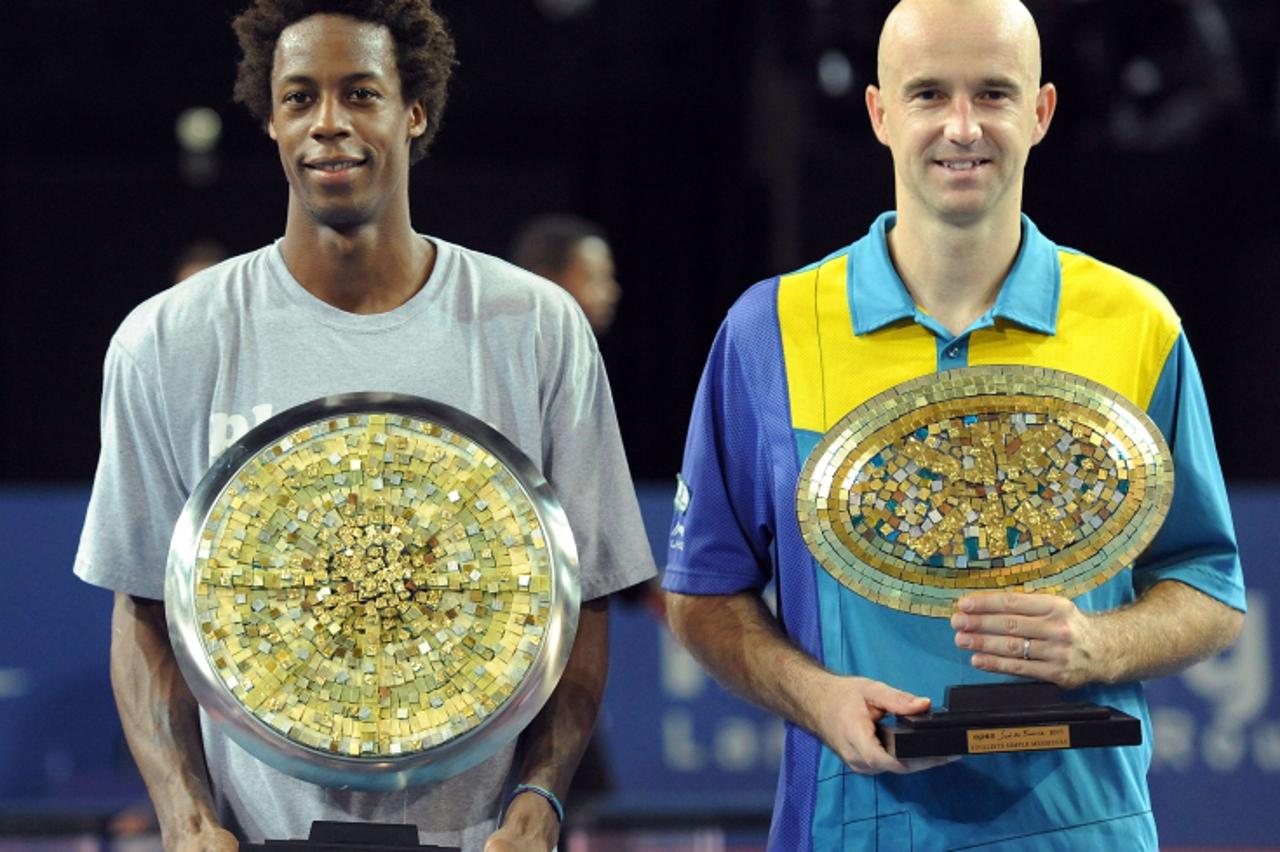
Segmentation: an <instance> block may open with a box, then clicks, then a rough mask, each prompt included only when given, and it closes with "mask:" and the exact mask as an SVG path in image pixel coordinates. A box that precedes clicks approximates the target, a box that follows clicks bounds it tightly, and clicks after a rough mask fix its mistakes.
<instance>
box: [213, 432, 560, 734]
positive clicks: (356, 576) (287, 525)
mask: <svg viewBox="0 0 1280 852" xmlns="http://www.w3.org/2000/svg"><path fill="white" fill-rule="evenodd" d="M551 570H552V569H551V564H550V556H549V553H548V547H547V542H546V537H545V532H544V530H543V527H542V525H541V523H540V521H539V518H538V515H537V513H536V512H535V510H534V508H533V505H532V503H531V502H530V499H529V496H528V494H526V492H525V491H524V489H523V487H522V486H521V484H520V483H519V482H518V481H517V479H516V478H515V477H514V476H513V474H512V473H511V472H510V471H509V470H508V469H507V468H506V467H505V466H504V465H503V464H502V463H501V462H500V461H499V460H498V459H497V458H496V457H495V456H493V455H492V454H491V453H489V452H488V451H486V450H485V449H484V448H483V447H481V446H479V445H477V444H476V443H474V442H472V441H471V440H469V439H468V438H466V437H465V436H463V435H461V434H458V433H456V432H453V431H451V430H450V429H449V428H447V427H444V426H442V425H439V424H437V423H433V422H430V421H428V420H423V419H419V418H415V417H410V416H403V415H398V414H377V413H371V414H354V415H343V416H340V417H333V418H328V419H325V420H322V421H319V422H315V423H310V424H308V425H306V426H304V427H302V428H299V429H296V430H294V431H293V432H291V433H290V434H288V435H287V436H286V437H284V438H282V439H280V440H279V441H277V442H276V443H274V444H273V445H272V446H270V447H267V448H266V449H264V450H262V451H261V452H259V453H258V454H257V455H256V456H254V457H253V458H252V459H251V460H250V461H249V462H248V463H246V464H245V465H244V466H243V467H242V468H241V469H240V471H239V472H238V474H237V475H236V476H235V477H234V479H232V480H231V481H230V483H229V484H228V485H227V487H226V488H225V489H224V490H223V492H222V494H221V496H220V497H219V498H218V499H217V501H216V502H215V503H214V506H213V509H212V510H211V511H210V513H209V514H208V516H207V519H206V521H205V523H204V527H203V529H202V531H201V537H200V544H199V547H198V550H197V557H196V562H195V568H194V583H195V585H196V589H195V596H194V599H195V620H196V623H197V625H198V630H199V635H200V639H201V641H202V643H203V650H204V652H205V653H206V654H207V656H208V658H209V661H210V662H211V663H212V665H213V669H214V671H215V672H216V673H217V676H218V677H219V678H220V679H221V682H222V684H223V685H224V686H225V687H226V689H227V690H229V691H230V692H231V693H232V694H233V695H234V696H235V699H236V700H237V701H238V702H239V703H240V704H241V705H242V706H243V707H244V708H246V709H247V710H248V711H249V712H251V713H252V714H253V715H254V716H256V717H257V718H258V719H259V720H261V721H262V722H264V723H266V724H267V725H269V726H270V727H271V728H273V729H275V730H276V731H277V732H279V733H280V734H283V735H284V736H286V737H288V738H289V739H291V740H293V741H295V742H297V743H300V744H302V745H304V746H307V747H309V748H311V749H316V750H319V751H321V752H326V753H331V754H337V755H344V756H347V757H356V758H372V759H383V758H387V757H390V756H399V755H408V754H412V753H414V752H418V751H421V750H424V749H428V748H431V747H433V746H436V745H439V744H441V743H443V742H445V741H447V740H450V739H452V738H454V737H458V736H460V735H462V734H464V733H466V732H468V731H470V730H472V729H473V728H476V727H477V726H478V725H480V724H481V722H482V721H483V720H484V719H485V718H486V717H488V716H490V715H491V714H492V713H494V711H495V710H496V709H497V708H498V707H500V706H501V705H502V704H503V702H504V701H506V700H507V699H508V698H509V697H510V696H511V695H512V693H513V692H515V690H516V688H517V687H518V686H519V685H520V682H521V680H522V679H523V677H524V675H525V673H526V672H527V671H528V670H529V667H530V666H531V664H532V663H533V661H534V658H535V656H536V655H537V654H538V651H539V648H540V646H541V644H542V643H543V640H544V634H545V631H546V629H547V622H548V617H549V612H550V607H551V596H552V576H551Z"/></svg>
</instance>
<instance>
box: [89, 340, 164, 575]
mask: <svg viewBox="0 0 1280 852" xmlns="http://www.w3.org/2000/svg"><path fill="white" fill-rule="evenodd" d="M103 372H104V378H103V390H102V409H101V435H102V449H101V452H100V455H99V457H98V469H97V473H96V474H95V475H94V480H93V491H92V493H91V495H90V498H89V510H88V513H87V515H86V517H85V523H84V528H83V530H82V531H81V533H80V547H79V550H78V551H77V553H76V562H75V573H76V575H77V576H79V577H80V578H81V579H83V580H85V581H86V582H89V583H92V584H93V585H95V586H103V587H105V588H108V589H111V590H113V591H117V592H124V593H126V594H130V595H135V596H137V597H143V598H151V599H154V600H163V598H164V576H165V560H166V559H167V557H168V552H169V541H170V538H171V536H172V534H173V527H174V524H176V523H177V520H178V516H179V515H180V514H181V512H182V507H183V504H184V503H185V501H186V495H185V492H184V490H183V487H182V484H181V477H180V476H179V475H178V473H177V464H176V462H175V458H174V454H173V451H172V445H171V444H170V442H169V441H168V440H167V438H166V435H165V432H164V424H165V422H166V420H165V414H164V406H163V403H162V400H161V399H160V388H159V385H158V383H157V382H155V381H153V380H150V379H148V377H147V376H146V374H145V373H144V371H143V370H142V369H141V368H140V366H139V364H138V363H137V361H135V360H134V358H133V356H131V355H130V354H129V353H128V352H127V351H126V350H125V349H124V347H123V346H121V345H120V344H119V342H118V341H113V342H112V344H111V346H110V348H109V349H108V350H107V357H106V363H105V365H104V370H103Z"/></svg>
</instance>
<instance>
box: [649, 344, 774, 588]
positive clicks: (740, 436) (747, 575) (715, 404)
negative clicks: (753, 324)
mask: <svg viewBox="0 0 1280 852" xmlns="http://www.w3.org/2000/svg"><path fill="white" fill-rule="evenodd" d="M733 338H734V335H733V331H732V322H731V320H726V322H725V323H724V325H722V326H721V328H720V331H719V333H718V334H717V335H716V339H715V342H714V343H713V344H712V348H711V355H710V357H709V358H708V359H707V366H706V368H705V369H704V371H703V373H702V381H701V383H700V384H699V386H698V393H697V395H696V397H695V398H694V403H693V414H692V416H691V418H690V422H689V434H688V438H687V439H686V442H685V451H684V462H683V464H682V467H681V474H680V482H679V484H678V487H677V491H676V502H675V513H674V516H673V518H672V522H671V537H670V541H669V549H668V551H667V568H666V573H665V575H664V577H663V587H664V588H666V589H668V590H670V591H673V592H679V593H682V594H689V595H727V594H734V593H736V592H741V591H746V590H757V591H758V590H759V589H762V588H763V587H764V586H765V585H766V584H767V583H768V581H769V578H770V576H771V574H772V568H771V561H770V559H769V550H770V547H771V545H772V543H773V538H774V530H773V522H772V515H773V513H772V508H771V505H770V487H769V484H768V482H769V479H768V476H767V471H768V469H769V462H768V452H767V447H766V443H765V439H764V436H763V434H762V429H761V423H760V419H759V411H760V409H759V407H758V406H757V405H756V404H755V403H754V402H753V399H752V393H751V388H750V383H749V376H748V371H749V367H748V366H747V365H746V364H744V360H743V359H742V358H741V357H740V354H741V353H740V352H739V351H738V348H737V347H736V346H735V342H734V339H733Z"/></svg>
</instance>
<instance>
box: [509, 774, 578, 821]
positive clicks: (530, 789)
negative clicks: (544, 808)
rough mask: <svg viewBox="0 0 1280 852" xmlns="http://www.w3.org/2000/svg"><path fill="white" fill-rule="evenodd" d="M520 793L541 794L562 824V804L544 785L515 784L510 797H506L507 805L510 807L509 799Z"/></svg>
mask: <svg viewBox="0 0 1280 852" xmlns="http://www.w3.org/2000/svg"><path fill="white" fill-rule="evenodd" d="M521 793H534V794H536V795H539V796H541V797H542V798H544V799H546V800H547V801H548V802H550V803H551V809H552V810H553V811H555V812H556V819H557V820H558V821H559V822H560V824H561V825H564V805H562V804H560V800H559V799H557V798H556V794H555V793H553V792H551V791H550V790H548V789H547V788H545V787H539V786H538V785H537V784H517V785H516V788H515V789H514V790H512V791H511V798H510V799H507V807H508V808H510V807H511V799H514V798H515V797H516V796H519V795H520V794H521Z"/></svg>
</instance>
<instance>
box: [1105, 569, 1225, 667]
mask: <svg viewBox="0 0 1280 852" xmlns="http://www.w3.org/2000/svg"><path fill="white" fill-rule="evenodd" d="M1089 622H1090V625H1091V628H1092V630H1093V631H1094V633H1095V636H1094V643H1093V645H1094V649H1093V650H1091V652H1090V653H1091V656H1093V657H1094V660H1095V662H1094V666H1095V668H1094V676H1093V677H1092V678H1091V680H1096V681H1100V682H1103V683H1122V682H1126V681H1135V680H1150V679H1151V678H1157V677H1166V676H1168V675H1172V674H1177V673H1178V672H1180V671H1182V670H1183V669H1186V668H1187V667H1189V666H1191V665H1193V664H1195V663H1198V662H1200V661H1201V660H1204V659H1207V658H1208V657H1211V656H1213V655H1214V654H1216V653H1218V652H1219V651H1221V650H1223V649H1224V648H1226V647H1227V646H1229V645H1230V644H1231V643H1232V642H1234V641H1235V640H1236V637H1237V636H1239V635H1240V629H1241V627H1242V626H1243V625H1244V614H1243V613H1241V612H1239V611H1238V610H1234V609H1232V608H1231V607H1228V606H1227V605H1225V604H1223V603H1221V602H1220V601H1217V600H1215V599H1213V598H1211V597H1209V596H1208V595H1206V594H1204V593H1202V592H1199V591H1197V590H1196V589H1193V588H1192V587H1190V586H1188V585H1185V584H1184V583H1179V582H1177V581H1175V580H1166V581H1163V582H1160V583H1157V584H1155V585H1154V586H1152V587H1151V588H1150V589H1148V590H1147V591H1146V593H1145V594H1143V595H1142V597H1140V598H1138V600H1136V601H1134V602H1133V603H1132V604H1130V605H1129V606H1126V607H1122V608H1120V609H1116V610H1112V611H1110V612H1104V613H1099V614H1097V615H1093V616H1091V617H1090V618H1089Z"/></svg>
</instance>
